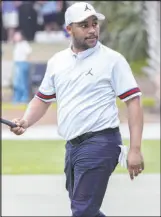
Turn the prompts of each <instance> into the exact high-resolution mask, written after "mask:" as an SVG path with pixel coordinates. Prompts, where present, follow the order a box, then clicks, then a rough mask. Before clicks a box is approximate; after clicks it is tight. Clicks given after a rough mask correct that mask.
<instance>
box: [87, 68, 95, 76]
mask: <svg viewBox="0 0 161 217" xmlns="http://www.w3.org/2000/svg"><path fill="white" fill-rule="evenodd" d="M91 71H92V68H91V69H90V70H89V72H87V73H86V75H92V76H93V74H92V72H91Z"/></svg>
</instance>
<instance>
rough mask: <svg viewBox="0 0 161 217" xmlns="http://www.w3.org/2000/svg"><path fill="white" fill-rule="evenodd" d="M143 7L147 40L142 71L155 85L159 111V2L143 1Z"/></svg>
mask: <svg viewBox="0 0 161 217" xmlns="http://www.w3.org/2000/svg"><path fill="white" fill-rule="evenodd" d="M144 6H145V7H144V22H145V29H146V31H147V39H148V46H147V53H148V60H147V63H148V67H146V68H144V71H145V72H146V73H147V74H148V76H149V78H150V79H151V80H152V82H154V84H155V99H156V109H157V110H158V111H160V1H145V2H144Z"/></svg>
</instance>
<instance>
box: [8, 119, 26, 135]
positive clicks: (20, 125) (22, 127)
mask: <svg viewBox="0 0 161 217" xmlns="http://www.w3.org/2000/svg"><path fill="white" fill-rule="evenodd" d="M12 122H13V123H15V124H16V125H17V127H13V128H10V131H11V132H13V133H14V134H16V135H21V134H23V133H24V132H25V131H26V129H27V128H28V121H27V120H24V119H20V118H17V119H13V120H12Z"/></svg>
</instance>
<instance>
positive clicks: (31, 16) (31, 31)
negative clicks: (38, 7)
mask: <svg viewBox="0 0 161 217" xmlns="http://www.w3.org/2000/svg"><path fill="white" fill-rule="evenodd" d="M18 17H19V28H20V30H22V32H23V33H24V36H25V38H26V40H28V41H33V40H34V36H35V33H36V30H37V13H36V11H35V10H34V8H33V3H32V2H30V1H24V2H23V3H22V4H21V5H20V6H19V8H18Z"/></svg>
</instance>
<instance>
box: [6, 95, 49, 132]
mask: <svg viewBox="0 0 161 217" xmlns="http://www.w3.org/2000/svg"><path fill="white" fill-rule="evenodd" d="M50 105H51V102H44V101H42V100H40V99H39V98H37V97H34V98H33V99H32V100H31V101H30V103H29V105H28V107H27V109H26V111H25V113H24V115H23V117H22V118H19V119H14V120H13V122H14V123H16V124H17V126H18V127H15V128H11V129H10V130H11V131H12V132H13V133H15V134H16V135H21V134H23V133H24V132H25V131H26V129H27V128H28V127H30V126H32V125H33V124H35V123H36V122H37V121H39V120H40V119H41V118H42V117H43V115H44V114H45V113H46V111H47V109H48V108H49V106H50Z"/></svg>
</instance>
